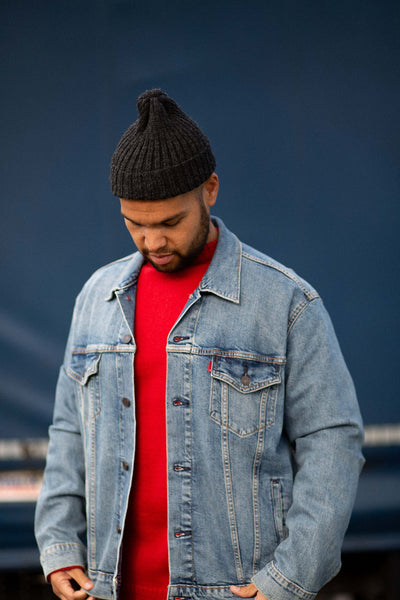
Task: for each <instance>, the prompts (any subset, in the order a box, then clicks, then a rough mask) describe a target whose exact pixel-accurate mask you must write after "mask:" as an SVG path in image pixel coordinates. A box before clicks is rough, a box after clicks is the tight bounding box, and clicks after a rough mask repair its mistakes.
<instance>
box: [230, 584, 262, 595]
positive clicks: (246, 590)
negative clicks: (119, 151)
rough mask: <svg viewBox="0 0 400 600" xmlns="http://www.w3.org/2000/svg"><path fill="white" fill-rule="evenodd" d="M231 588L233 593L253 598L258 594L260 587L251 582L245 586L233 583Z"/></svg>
mask: <svg viewBox="0 0 400 600" xmlns="http://www.w3.org/2000/svg"><path fill="white" fill-rule="evenodd" d="M230 590H231V592H232V593H233V594H235V595H236V596H240V597H241V598H252V597H253V596H256V594H257V592H258V589H257V588H256V586H255V585H254V583H250V584H249V585H245V586H243V587H239V586H238V585H231V587H230Z"/></svg>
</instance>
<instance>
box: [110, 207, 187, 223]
mask: <svg viewBox="0 0 400 600" xmlns="http://www.w3.org/2000/svg"><path fill="white" fill-rule="evenodd" d="M185 214H186V211H185V210H182V211H181V212H179V213H175V214H174V215H171V216H170V217H168V218H167V219H164V220H163V221H159V222H158V223H152V224H151V225H150V227H157V226H159V225H166V224H167V223H168V222H169V221H174V220H175V219H179V218H180V217H183V216H185ZM121 215H122V217H123V218H124V219H126V220H127V221H130V222H131V223H133V224H134V225H139V227H142V223H138V221H134V220H133V219H130V218H129V217H127V216H126V215H124V213H123V212H122V211H121Z"/></svg>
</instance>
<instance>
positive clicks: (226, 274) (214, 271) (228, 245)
mask: <svg viewBox="0 0 400 600" xmlns="http://www.w3.org/2000/svg"><path fill="white" fill-rule="evenodd" d="M212 220H213V223H214V225H216V227H218V230H219V235H218V244H217V247H216V249H215V252H214V256H213V258H212V261H211V264H210V266H209V267H208V269H207V271H206V273H205V275H204V277H203V279H202V280H201V282H200V285H199V290H200V292H208V293H212V294H216V295H217V296H220V297H221V298H224V299H225V300H230V301H231V302H235V303H236V304H238V303H239V298H240V269H241V259H242V246H241V243H240V241H239V239H238V238H237V237H236V236H235V235H234V234H233V233H232V232H231V231H229V229H228V228H227V227H225V225H224V223H223V221H222V220H221V219H219V218H217V217H212ZM143 262H144V259H143V256H142V255H141V254H140V252H135V254H133V255H132V257H131V260H129V261H128V264H127V265H126V267H125V268H124V270H123V271H122V273H121V274H120V276H119V278H118V281H117V282H116V283H115V285H113V286H112V287H111V289H110V294H109V296H108V297H107V298H106V300H111V299H112V298H113V296H114V294H118V293H120V292H123V291H124V290H126V289H127V288H129V287H131V286H132V285H134V284H135V283H136V281H137V279H138V277H139V272H140V269H141V268H142V265H143Z"/></svg>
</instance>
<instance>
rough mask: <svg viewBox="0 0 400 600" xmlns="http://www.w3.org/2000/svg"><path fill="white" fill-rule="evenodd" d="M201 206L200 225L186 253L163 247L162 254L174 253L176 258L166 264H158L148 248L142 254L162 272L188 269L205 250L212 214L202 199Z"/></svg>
mask: <svg viewBox="0 0 400 600" xmlns="http://www.w3.org/2000/svg"><path fill="white" fill-rule="evenodd" d="M199 206H200V218H199V226H198V228H197V231H196V232H195V235H194V237H193V239H192V240H191V242H190V245H189V248H188V249H187V251H186V252H185V253H181V252H179V251H178V250H175V249H174V248H168V247H167V246H166V247H165V248H161V249H160V250H159V253H160V254H173V255H174V259H173V260H172V264H166V265H158V264H156V263H154V262H153V261H152V260H151V258H150V256H149V253H148V251H147V250H145V249H143V250H142V254H143V256H144V257H145V259H146V260H147V261H148V262H149V263H150V264H151V265H152V266H153V267H154V268H155V269H156V270H157V271H160V272H161V273H175V272H177V271H181V270H182V269H186V268H187V267H190V265H192V264H193V263H194V261H195V260H196V258H197V257H198V256H200V254H201V253H202V251H203V248H204V246H205V245H206V243H207V238H208V234H209V231H210V216H209V214H208V212H207V210H206V208H205V206H204V204H203V202H202V201H200V200H199Z"/></svg>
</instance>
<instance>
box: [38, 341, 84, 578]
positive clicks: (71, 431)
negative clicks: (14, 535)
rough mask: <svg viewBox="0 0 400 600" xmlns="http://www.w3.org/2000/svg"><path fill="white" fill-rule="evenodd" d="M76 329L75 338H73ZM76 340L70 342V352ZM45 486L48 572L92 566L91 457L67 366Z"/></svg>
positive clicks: (41, 541)
mask: <svg viewBox="0 0 400 600" xmlns="http://www.w3.org/2000/svg"><path fill="white" fill-rule="evenodd" d="M71 337H72V336H71V334H70V339H71ZM69 346H70V341H69V343H68V344H67V351H66V356H67V355H68V352H69ZM49 437H50V442H49V450H48V455H47V461H46V469H45V475H44V481H43V486H42V490H41V493H40V496H39V500H38V503H37V507H36V514H35V534H36V539H37V542H38V546H39V550H40V554H41V563H42V567H43V570H44V574H45V576H46V577H47V576H48V575H49V573H51V572H53V571H56V570H58V569H62V568H64V567H69V566H71V565H75V566H82V567H83V568H85V567H86V554H87V553H86V515H85V461H84V453H83V441H82V437H81V428H80V416H79V406H78V399H77V397H76V387H75V383H74V381H73V380H72V379H71V378H70V377H69V376H68V375H67V373H66V371H65V368H64V367H62V368H61V370H60V375H59V378H58V383H57V389H56V400H55V407H54V417H53V424H52V425H51V427H50V429H49Z"/></svg>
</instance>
